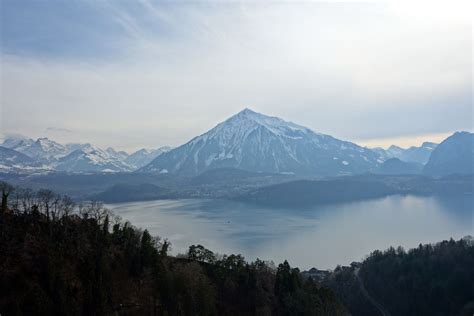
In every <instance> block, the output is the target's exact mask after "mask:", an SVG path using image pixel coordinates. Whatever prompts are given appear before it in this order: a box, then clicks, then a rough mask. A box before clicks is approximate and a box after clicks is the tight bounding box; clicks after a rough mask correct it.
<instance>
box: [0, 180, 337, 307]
mask: <svg viewBox="0 0 474 316" xmlns="http://www.w3.org/2000/svg"><path fill="white" fill-rule="evenodd" d="M2 188H3V189H2V207H1V210H0V212H1V213H0V313H1V314H2V315H107V314H114V315H117V314H118V315H271V314H273V315H342V314H345V312H344V308H343V307H342V305H341V304H340V303H339V302H338V300H337V298H336V297H335V296H334V295H333V293H332V291H331V290H329V289H327V288H323V287H320V286H318V285H317V284H316V283H314V282H313V281H311V280H303V279H302V278H301V275H300V273H299V270H298V269H295V268H291V267H290V265H289V264H288V262H286V261H285V262H284V263H282V264H280V265H279V266H278V267H275V266H274V265H273V264H271V263H267V262H263V261H260V260H257V261H255V262H252V263H248V262H246V261H245V260H244V258H243V257H242V256H240V255H229V256H226V255H225V256H217V255H215V254H214V253H212V252H211V251H209V250H207V249H205V248H204V247H203V246H200V245H198V246H191V247H190V249H189V252H188V253H187V254H186V256H183V258H175V257H171V256H169V255H168V250H169V247H170V244H169V243H168V242H167V241H166V240H162V239H159V238H154V237H152V236H150V234H149V233H148V232H147V231H146V230H145V231H141V230H139V229H136V228H134V227H133V226H131V225H130V223H128V222H125V223H124V222H122V221H121V219H120V218H118V217H116V216H113V215H112V214H111V213H110V212H108V211H107V210H106V209H104V208H103V207H102V206H101V205H100V204H98V203H89V204H86V205H78V206H75V205H74V203H73V202H72V201H71V200H70V199H69V198H67V197H62V196H58V195H56V194H54V193H53V192H51V191H47V190H41V191H39V192H32V191H29V190H18V189H17V190H12V188H11V187H9V186H8V185H5V184H3V185H2Z"/></svg>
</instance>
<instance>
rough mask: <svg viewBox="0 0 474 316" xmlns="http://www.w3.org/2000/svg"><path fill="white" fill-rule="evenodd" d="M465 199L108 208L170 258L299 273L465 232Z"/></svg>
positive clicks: (468, 224) (469, 209)
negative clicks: (212, 258) (166, 243)
mask: <svg viewBox="0 0 474 316" xmlns="http://www.w3.org/2000/svg"><path fill="white" fill-rule="evenodd" d="M473 201H474V200H473V198H472V196H461V197H450V198H439V197H415V196H391V197H386V198H382V199H377V200H369V201H359V202H353V203H346V204H338V205H330V206H315V207H313V208H306V209H298V208H295V209H289V208H288V209H272V208H266V207H262V206H255V205H251V204H245V203H239V202H234V201H225V200H165V201H151V202H134V203H122V204H113V205H108V207H109V208H111V209H113V211H114V212H115V213H117V214H119V215H120V216H122V217H123V218H124V219H126V220H129V221H130V222H131V223H132V224H133V225H135V226H137V227H141V228H146V229H148V230H149V231H150V233H152V234H153V235H159V236H162V237H166V238H168V239H169V240H170V241H171V243H172V253H174V254H177V253H184V252H185V251H186V249H187V248H188V246H189V245H191V244H198V243H199V244H202V245H204V246H205V247H207V248H209V249H211V250H213V251H214V252H219V253H227V254H230V253H241V254H243V255H244V256H245V257H246V258H247V259H248V260H253V259H255V258H257V257H259V258H261V259H265V260H273V261H275V262H277V263H279V262H282V261H283V260H285V259H288V261H289V262H290V264H292V265H295V266H298V267H300V268H302V269H307V268H310V267H318V268H329V269H332V268H334V267H335V266H336V265H337V264H344V265H347V264H349V263H350V262H351V261H354V260H360V259H362V258H363V257H364V256H365V255H367V254H369V253H370V252H371V251H373V250H374V249H385V248H387V247H389V246H398V245H402V246H403V247H405V248H409V247H416V246H417V245H418V244H419V243H431V242H436V241H441V240H444V239H449V238H451V237H452V238H454V239H459V238H461V237H463V236H465V235H469V234H470V235H474V233H473V224H474V223H473V216H472V215H473V205H474V203H473Z"/></svg>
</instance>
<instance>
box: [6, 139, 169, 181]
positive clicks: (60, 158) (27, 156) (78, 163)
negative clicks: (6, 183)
mask: <svg viewBox="0 0 474 316" xmlns="http://www.w3.org/2000/svg"><path fill="white" fill-rule="evenodd" d="M168 150H170V148H169V147H161V148H158V149H141V150H138V151H137V152H135V153H133V154H131V155H129V154H127V153H126V152H124V151H116V150H115V149H113V148H111V147H109V148H107V149H105V150H103V149H101V148H98V147H96V146H93V145H91V144H65V145H62V144H59V143H57V142H55V141H53V140H51V139H48V138H46V137H43V138H38V139H37V140H33V139H30V138H23V137H11V138H7V139H5V141H4V142H3V143H2V145H1V146H0V170H1V171H4V172H5V171H10V172H12V171H13V172H21V171H23V172H28V171H35V172H38V171H54V170H56V171H63V172H72V173H81V172H84V173H91V172H92V173H94V172H131V171H134V170H136V169H138V168H141V167H143V166H145V165H146V164H148V163H149V162H150V161H151V160H153V159H154V158H156V157H157V156H158V155H160V154H162V153H164V152H166V151H168Z"/></svg>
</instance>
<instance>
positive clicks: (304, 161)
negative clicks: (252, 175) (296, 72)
mask: <svg viewBox="0 0 474 316" xmlns="http://www.w3.org/2000/svg"><path fill="white" fill-rule="evenodd" d="M376 160H377V155H376V154H375V153H373V152H372V151H370V150H369V149H366V148H362V147H360V146H358V145H355V144H353V143H350V142H344V141H341V140H338V139H335V138H333V137H331V136H328V135H324V134H318V133H315V132H313V131H311V130H310V129H308V128H306V127H303V126H300V125H297V124H295V123H291V122H287V121H284V120H282V119H280V118H277V117H272V116H266V115H264V114H260V113H257V112H254V111H252V110H250V109H244V110H243V111H241V112H239V113H237V114H235V115H233V116H231V117H230V118H229V119H227V120H225V121H224V122H222V123H220V124H218V125H217V126H216V127H214V128H213V129H211V130H209V131H208V132H206V133H204V134H202V135H200V136H198V137H195V138H194V139H192V140H191V141H189V142H188V143H186V144H184V145H182V146H180V147H178V148H176V149H174V150H171V151H170V152H168V153H165V154H163V155H160V156H158V157H157V158H156V159H155V160H154V161H153V162H152V163H150V164H149V165H148V166H146V167H145V168H143V169H142V171H156V172H174V173H184V174H198V173H200V172H203V171H205V170H208V169H212V168H219V167H232V168H240V169H246V170H250V171H256V172H276V173H298V174H305V173H306V174H307V173H309V174H347V173H354V172H358V171H359V170H364V171H367V170H368V169H370V167H371V166H373V165H374V164H375V165H376V164H377V161H376Z"/></svg>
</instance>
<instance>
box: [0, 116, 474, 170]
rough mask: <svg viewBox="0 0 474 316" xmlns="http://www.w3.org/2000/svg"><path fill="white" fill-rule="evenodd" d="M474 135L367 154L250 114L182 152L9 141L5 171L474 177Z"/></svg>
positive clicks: (4, 148) (3, 153) (0, 154)
mask: <svg viewBox="0 0 474 316" xmlns="http://www.w3.org/2000/svg"><path fill="white" fill-rule="evenodd" d="M472 137H473V134H472V133H469V132H459V133H455V134H454V135H453V136H451V137H449V138H448V139H446V140H445V141H443V142H442V143H441V144H440V145H439V146H438V144H435V143H431V142H424V143H423V144H422V145H421V146H420V147H415V146H414V147H410V148H408V149H404V148H401V147H398V146H395V145H392V146H390V147H389V148H387V149H383V148H372V149H371V148H367V147H362V146H359V145H357V144H355V143H352V142H349V141H344V140H340V139H337V138H334V137H332V136H330V135H326V134H321V133H317V132H314V131H312V130H311V129H309V128H306V127H304V126H301V125H298V124H295V123H292V122H288V121H285V120H283V119H280V118H277V117H272V116H267V115H264V114H260V113H257V112H254V111H252V110H250V109H244V110H243V111H241V112H239V113H237V114H235V115H233V116H231V117H230V118H228V119H227V120H225V121H223V122H222V123H220V124H218V125H217V126H215V127H214V128H212V129H211V130H209V131H207V132H206V133H204V134H202V135H200V136H197V137H195V138H193V139H191V140H190V141H188V142H187V143H185V144H183V145H181V146H179V147H176V148H174V149H172V148H170V147H160V148H157V149H140V150H138V151H136V152H134V153H132V154H130V155H129V154H128V153H126V152H124V151H117V150H115V149H113V148H111V147H109V148H107V149H105V150H103V149H101V148H98V147H95V146H93V145H91V144H65V145H63V144H59V143H57V142H55V141H53V140H51V139H48V138H38V139H37V140H33V139H29V138H18V137H17V138H7V139H5V141H4V142H3V144H2V145H1V147H0V170H1V171H2V172H8V171H10V172H19V171H23V172H29V171H44V170H46V171H61V172H68V173H96V172H100V173H103V172H133V171H136V172H139V173H155V174H166V173H169V174H174V175H178V176H185V177H194V176H197V175H199V174H202V173H203V172H206V171H210V170H214V169H221V168H231V169H232V168H233V169H239V170H244V171H247V172H254V173H259V174H284V175H296V176H341V175H352V174H362V173H381V174H420V173H423V174H425V175H434V176H438V175H446V174H450V173H461V174H469V173H472V169H473V168H472V159H473V158H472V153H473V142H472Z"/></svg>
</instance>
